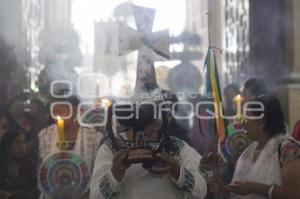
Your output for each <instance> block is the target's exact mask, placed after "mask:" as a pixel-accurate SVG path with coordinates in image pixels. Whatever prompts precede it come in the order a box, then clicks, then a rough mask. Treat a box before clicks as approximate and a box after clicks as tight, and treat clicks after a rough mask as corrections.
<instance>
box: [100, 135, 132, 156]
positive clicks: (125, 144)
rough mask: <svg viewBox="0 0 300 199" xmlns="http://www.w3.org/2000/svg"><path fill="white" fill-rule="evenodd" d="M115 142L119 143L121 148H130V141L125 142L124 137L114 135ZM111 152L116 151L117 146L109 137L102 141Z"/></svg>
mask: <svg viewBox="0 0 300 199" xmlns="http://www.w3.org/2000/svg"><path fill="white" fill-rule="evenodd" d="M115 139H116V142H117V144H118V145H119V147H120V148H121V149H128V148H132V143H130V142H126V141H125V140H124V139H122V138H121V137H120V136H116V137H115ZM104 143H105V144H106V145H107V146H108V147H109V148H110V150H111V151H112V152H113V153H116V152H117V148H116V146H115V145H114V144H113V141H112V139H111V138H110V137H109V138H107V139H106V140H105V142H104Z"/></svg>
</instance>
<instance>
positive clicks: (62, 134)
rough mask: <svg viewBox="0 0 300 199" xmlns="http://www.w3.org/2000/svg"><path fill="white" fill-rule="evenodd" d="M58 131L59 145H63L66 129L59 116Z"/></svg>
mask: <svg viewBox="0 0 300 199" xmlns="http://www.w3.org/2000/svg"><path fill="white" fill-rule="evenodd" d="M57 131H58V138H59V143H60V144H62V143H64V141H65V129H64V120H62V119H61V118H60V117H59V116H57Z"/></svg>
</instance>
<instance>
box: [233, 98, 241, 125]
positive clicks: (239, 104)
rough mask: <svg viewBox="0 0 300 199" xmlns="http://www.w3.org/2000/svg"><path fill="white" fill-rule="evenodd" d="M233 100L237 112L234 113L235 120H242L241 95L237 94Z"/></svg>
mask: <svg viewBox="0 0 300 199" xmlns="http://www.w3.org/2000/svg"><path fill="white" fill-rule="evenodd" d="M233 101H234V102H235V104H236V110H237V114H236V116H237V118H236V119H237V121H240V120H242V106H241V104H242V98H241V95H237V96H236V97H235V98H234V99H233Z"/></svg>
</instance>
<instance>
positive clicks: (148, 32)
mask: <svg viewBox="0 0 300 199" xmlns="http://www.w3.org/2000/svg"><path fill="white" fill-rule="evenodd" d="M132 10H133V14H134V17H135V22H136V27H137V30H134V29H132V28H130V27H128V26H124V25H120V28H119V31H120V32H119V55H123V54H126V53H129V52H132V51H134V50H138V63H137V75H136V88H135V89H139V88H143V87H144V85H145V84H147V83H152V84H155V85H156V78H155V69H154V54H153V52H155V53H156V54H158V55H160V56H162V57H165V58H169V32H168V30H162V31H158V32H155V33H152V27H153V21H154V15H155V10H154V9H151V8H144V7H139V6H132Z"/></svg>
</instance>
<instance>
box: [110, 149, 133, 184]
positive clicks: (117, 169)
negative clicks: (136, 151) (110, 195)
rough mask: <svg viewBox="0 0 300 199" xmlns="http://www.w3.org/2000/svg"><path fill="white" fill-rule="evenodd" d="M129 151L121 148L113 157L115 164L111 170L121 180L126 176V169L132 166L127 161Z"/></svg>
mask: <svg viewBox="0 0 300 199" xmlns="http://www.w3.org/2000/svg"><path fill="white" fill-rule="evenodd" d="M127 156H128V151H125V150H121V151H118V152H117V153H116V154H115V157H114V159H113V165H112V167H111V172H112V174H113V176H114V177H115V178H116V180H117V181H119V182H121V181H122V179H123V178H124V175H125V172H126V170H127V169H128V168H129V167H130V164H128V163H126V159H127Z"/></svg>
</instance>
